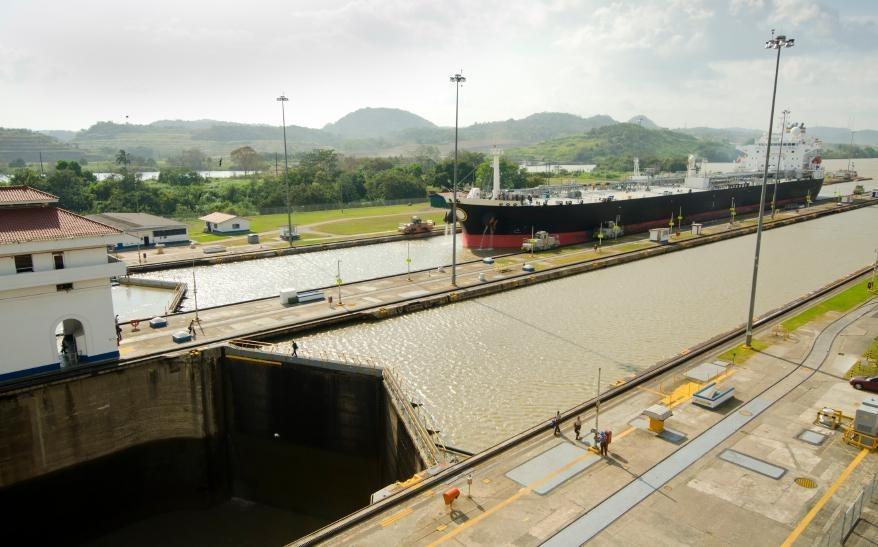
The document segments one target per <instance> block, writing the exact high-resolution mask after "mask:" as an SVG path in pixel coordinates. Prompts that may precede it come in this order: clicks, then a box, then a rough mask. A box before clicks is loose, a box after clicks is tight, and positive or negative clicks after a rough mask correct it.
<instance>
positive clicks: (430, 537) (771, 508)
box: [293, 285, 878, 545]
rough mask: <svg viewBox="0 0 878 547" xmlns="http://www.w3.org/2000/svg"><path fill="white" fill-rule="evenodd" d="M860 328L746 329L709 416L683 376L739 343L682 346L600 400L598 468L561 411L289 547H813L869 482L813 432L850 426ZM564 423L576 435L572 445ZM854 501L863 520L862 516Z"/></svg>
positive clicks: (838, 321) (859, 460) (876, 325)
mask: <svg viewBox="0 0 878 547" xmlns="http://www.w3.org/2000/svg"><path fill="white" fill-rule="evenodd" d="M842 287H844V285H842ZM838 290H840V288H839V289H838ZM835 291H836V290H833V291H832V292H831V293H830V294H832V293H834V292H835ZM812 303H813V302H812ZM876 316H878V301H875V300H872V301H871V302H867V303H866V304H864V305H862V306H860V307H857V308H855V309H853V310H851V311H850V312H848V313H845V314H839V313H829V314H826V315H824V316H821V317H819V318H818V319H817V320H815V321H813V322H811V323H809V324H807V325H805V326H803V327H800V328H799V329H797V330H796V331H794V332H793V333H792V334H790V335H788V336H787V335H785V334H783V335H779V334H777V333H780V331H778V330H776V329H774V328H773V327H774V325H775V324H776V322H777V321H778V320H780V319H782V318H783V317H784V316H783V315H780V316H778V317H776V318H774V319H772V321H771V322H769V323H767V324H765V325H763V327H762V328H761V329H760V330H758V331H757V339H759V340H762V341H763V342H765V343H766V344H767V347H766V348H765V349H764V350H761V351H759V352H756V353H754V354H753V355H752V356H751V357H750V358H749V359H747V360H746V361H744V362H740V361H738V362H736V363H734V364H732V363H731V362H726V364H725V366H724V367H723V368H724V371H722V372H720V373H719V374H717V375H716V376H714V377H712V378H711V379H710V382H713V383H715V384H716V385H717V386H718V387H720V388H723V389H726V388H729V387H734V388H735V392H734V398H733V399H732V400H731V401H729V402H727V403H726V404H725V405H723V406H720V407H718V408H717V409H715V410H712V409H709V408H705V407H703V406H700V405H696V404H693V402H692V399H693V396H694V394H695V392H696V391H698V390H699V389H701V388H702V387H704V385H705V384H706V382H699V381H693V380H692V379H691V378H690V376H691V375H687V372H689V371H691V370H693V369H695V367H698V366H700V364H701V363H704V362H715V361H717V360H718V357H719V355H720V354H721V353H722V352H723V351H725V350H726V349H728V348H729V347H731V346H732V343H737V342H738V341H739V340H738V338H737V337H735V338H734V339H733V340H732V341H731V343H727V344H721V345H719V346H715V347H713V349H711V350H710V351H707V352H701V351H699V350H698V349H697V348H695V349H693V352H692V353H693V354H694V355H696V356H695V357H693V358H691V359H688V360H686V359H681V360H680V362H679V363H678V364H677V365H676V366H674V368H673V369H672V370H668V371H667V372H664V373H663V374H660V375H658V376H656V377H654V378H652V379H651V380H649V381H646V382H642V383H637V384H636V385H633V387H630V388H628V389H627V390H625V391H624V392H623V391H622V390H623V389H624V386H620V387H616V388H613V389H612V390H611V391H615V392H619V393H620V395H618V396H615V397H612V398H610V399H609V400H605V402H604V404H602V405H601V409H600V417H599V429H600V430H606V429H609V430H611V431H612V432H613V436H612V443H611V445H610V447H609V451H608V455H607V456H604V457H601V456H599V455H598V454H596V453H595V451H593V450H591V448H592V445H593V444H594V441H593V437H592V435H591V434H590V430H591V429H592V428H593V427H595V423H596V422H597V421H598V417H597V416H596V415H595V408H594V401H593V400H592V401H590V402H588V403H586V404H584V405H582V406H580V407H577V408H574V409H570V410H568V411H567V412H563V410H562V412H563V414H562V416H563V425H562V427H561V435H560V436H556V435H554V434H553V433H552V427H551V425H550V424H549V418H550V417H549V416H547V417H546V421H545V422H544V424H542V425H540V426H538V427H536V428H534V429H533V430H530V431H527V432H523V433H522V434H521V435H519V436H518V437H516V438H514V439H510V440H509V441H507V442H505V443H502V444H501V445H499V446H497V447H495V448H492V449H489V450H487V451H486V452H484V453H481V454H477V455H476V456H475V457H473V458H471V459H469V460H467V461H465V462H462V463H461V464H458V465H456V466H454V467H452V468H451V469H449V470H448V471H447V472H446V473H444V474H443V475H441V476H439V477H437V478H436V480H435V481H433V482H430V483H427V484H424V485H422V486H419V487H416V488H413V489H411V490H410V491H409V492H407V493H406V495H405V496H402V495H401V496H399V499H398V500H397V503H396V504H395V505H393V506H388V507H384V508H382V510H381V511H372V510H370V509H364V510H362V511H361V512H359V513H358V514H355V515H352V516H350V517H348V519H347V520H346V521H341V522H338V523H334V524H333V525H331V526H329V527H327V528H325V529H324V530H322V531H320V532H318V533H315V534H313V535H310V536H306V537H305V538H302V539H301V540H299V541H297V542H295V543H293V544H294V545H310V544H314V543H317V542H320V543H323V544H333V545H348V544H356V545H391V544H392V545H441V544H463V545H510V544H514V545H540V544H544V543H545V544H549V545H579V544H582V543H585V542H586V541H589V542H590V544H596V545H619V544H630V545H640V544H643V543H644V538H649V543H651V544H657V545H674V544H680V543H686V544H689V543H692V544H710V545H745V544H752V545H779V544H784V545H794V544H795V545H810V544H813V543H815V542H816V541H819V540H822V537H823V536H824V535H825V534H827V533H829V532H831V531H834V530H838V529H840V528H841V526H842V523H840V519H841V517H842V516H843V515H844V513H845V511H846V510H847V508H848V506H850V505H851V504H852V503H854V502H856V500H857V499H858V498H857V496H858V493H859V492H860V491H861V489H862V488H864V487H867V486H868V485H870V484H872V481H873V479H874V478H875V476H876V473H878V459H876V457H875V455H874V454H871V453H868V451H863V450H860V449H859V448H857V447H854V446H850V445H848V444H847V443H845V442H844V441H843V440H842V438H841V436H842V433H841V431H840V430H837V429H831V428H828V427H824V426H822V425H819V424H815V418H816V417H817V412H818V411H819V410H821V409H823V408H825V407H829V408H833V409H837V410H840V411H842V412H843V413H844V414H845V415H848V416H852V415H853V414H854V412H855V410H856V408H857V407H858V406H859V405H860V404H861V401H862V400H863V399H864V398H865V397H866V396H868V394H864V393H862V392H860V391H856V390H854V389H853V388H852V387H851V386H850V385H848V383H847V381H846V380H845V379H844V378H843V375H844V374H845V372H847V369H848V368H849V366H850V362H851V361H850V356H859V355H861V354H862V353H863V352H864V351H865V350H866V349H867V348H868V347H869V345H870V344H871V342H872V340H873V339H874V338H875V337H876V336H878V318H876ZM657 403H659V404H662V405H664V406H665V407H667V408H669V409H671V412H672V416H671V417H670V418H669V419H667V421H666V423H665V432H664V433H662V434H656V433H655V432H653V431H650V430H649V428H648V423H647V421H646V420H644V418H643V411H644V410H645V409H647V408H649V407H652V406H653V405H655V404H657ZM576 416H579V417H580V418H581V419H582V422H583V427H582V430H583V431H582V432H583V438H582V439H579V440H577V439H576V437H575V435H574V431H573V423H572V422H573V420H574V418H575V417H576ZM805 432H808V433H809V434H810V436H808V435H803V433H805ZM805 439H807V440H805ZM815 439H816V440H815ZM774 470H779V471H780V473H779V475H778V474H776V473H773V471H774ZM470 474H471V475H472V477H473V480H472V485H471V491H470V485H469V484H468V480H467V477H468V475H470ZM797 479H798V480H797ZM800 481H801V484H800V483H799V482H800ZM453 487H456V488H459V489H460V490H461V492H463V493H464V494H471V495H464V496H461V498H460V499H459V500H458V501H457V502H455V503H454V505H453V506H452V507H451V508H449V507H448V506H446V505H445V504H444V503H443V500H442V492H444V491H446V490H448V489H449V488H453ZM865 503H866V505H867V507H866V509H867V510H869V508H870V507H871V510H872V511H873V513H872V514H873V515H874V514H876V513H875V510H876V509H878V506H874V505H870V503H871V502H870V500H868V499H867V500H866V501H865ZM833 544H834V543H833Z"/></svg>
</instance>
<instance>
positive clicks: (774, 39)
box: [744, 29, 795, 347]
mask: <svg viewBox="0 0 878 547" xmlns="http://www.w3.org/2000/svg"><path fill="white" fill-rule="evenodd" d="M794 42H795V40H794V39H793V38H787V37H786V36H783V35H780V36H775V35H774V29H772V31H771V40H768V41H767V42H765V49H776V50H777V60H776V61H775V63H774V89H773V91H772V92H771V115H770V116H769V117H768V139H767V143H766V145H765V169H764V170H763V171H762V192H760V194H759V220H758V221H757V223H756V253H755V255H754V257H753V283H752V284H751V285H750V311H749V312H748V313H747V336H746V337H745V339H744V345H745V346H747V347H750V343H751V342H752V341H753V311H754V308H755V306H756V278H757V276H758V275H759V249H760V247H761V245H762V221H763V219H764V217H765V187H766V184H767V181H768V159H769V157H770V156H769V155H770V154H771V131H772V129H773V128H774V101H775V98H776V97H777V75H778V72H779V69H780V50H781V49H783V48H785V47H793V43H794Z"/></svg>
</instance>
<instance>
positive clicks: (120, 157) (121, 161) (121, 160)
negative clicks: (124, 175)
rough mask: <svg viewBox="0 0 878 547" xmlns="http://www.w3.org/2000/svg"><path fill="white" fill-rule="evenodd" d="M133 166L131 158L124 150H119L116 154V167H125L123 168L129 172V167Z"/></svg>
mask: <svg viewBox="0 0 878 547" xmlns="http://www.w3.org/2000/svg"><path fill="white" fill-rule="evenodd" d="M130 164H131V156H130V155H129V154H128V153H127V152H125V151H124V150H119V151H118V152H117V153H116V165H121V166H123V167H122V168H123V169H125V170H128V166H129V165H130Z"/></svg>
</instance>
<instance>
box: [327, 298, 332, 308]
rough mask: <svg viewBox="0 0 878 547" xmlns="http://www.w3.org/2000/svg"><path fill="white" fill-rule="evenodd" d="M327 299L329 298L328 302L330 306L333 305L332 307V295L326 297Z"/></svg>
mask: <svg viewBox="0 0 878 547" xmlns="http://www.w3.org/2000/svg"><path fill="white" fill-rule="evenodd" d="M326 300H327V302H329V307H330V308H331V307H332V295H329V296H328V297H327V298H326Z"/></svg>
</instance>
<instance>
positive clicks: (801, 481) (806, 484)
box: [793, 477, 817, 488]
mask: <svg viewBox="0 0 878 547" xmlns="http://www.w3.org/2000/svg"><path fill="white" fill-rule="evenodd" d="M793 482H795V483H796V484H798V485H799V486H801V487H802V488H817V483H816V482H814V481H813V480H811V479H806V478H805V477H797V478H796V479H795V480H793Z"/></svg>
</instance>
